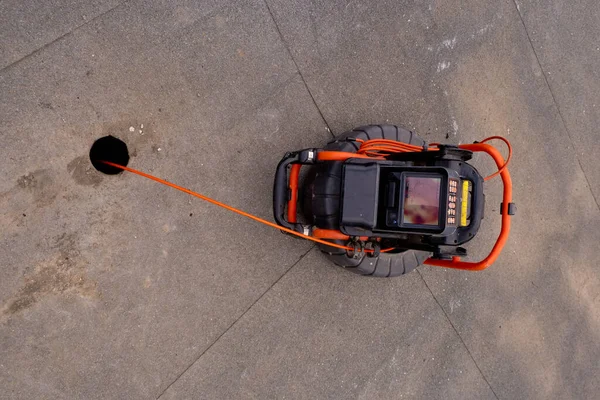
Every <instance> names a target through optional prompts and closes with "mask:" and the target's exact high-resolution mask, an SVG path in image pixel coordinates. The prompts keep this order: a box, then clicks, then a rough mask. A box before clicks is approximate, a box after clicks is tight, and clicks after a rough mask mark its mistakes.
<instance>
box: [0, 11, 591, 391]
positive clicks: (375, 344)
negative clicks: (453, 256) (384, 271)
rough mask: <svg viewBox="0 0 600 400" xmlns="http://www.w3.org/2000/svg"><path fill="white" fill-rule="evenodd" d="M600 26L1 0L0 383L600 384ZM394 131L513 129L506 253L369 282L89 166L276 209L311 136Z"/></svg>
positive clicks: (537, 17)
mask: <svg viewBox="0 0 600 400" xmlns="http://www.w3.org/2000/svg"><path fill="white" fill-rule="evenodd" d="M599 37H600V3H599V2H597V1H593V0H584V1H579V2H567V1H565V0H546V1H541V0H538V1H534V0H532V1H523V0H517V1H516V2H513V0H502V1H496V0H466V1H458V0H450V1H445V2H443V1H435V0H430V1H418V2H414V1H406V0H401V1H387V2H383V1H381V2H371V1H360V0H359V1H333V2H324V1H319V2H313V1H308V0H295V1H283V0H266V1H235V2H233V1H232V2H224V1H216V0H212V1H211V0H206V1H189V0H176V1H175V0H170V1H164V0H150V1H134V0H131V1H124V2H119V1H118V0H100V1H97V2H94V3H93V4H91V3H90V2H84V1H73V0H71V1H67V0H53V1H40V0H28V1H22V0H8V1H3V2H1V3H0V160H2V161H1V162H0V167H1V171H2V173H1V174H0V225H1V227H2V230H1V233H0V260H2V261H1V269H0V398H11V399H12V398H20V399H32V398H52V399H58V398H81V399H91V398H130V399H135V398H158V397H160V398H164V399H167V398H206V399H216V398H223V399H231V398H261V399H262V398H284V397H285V398H307V399H315V398H365V399H376V398H381V399H400V398H402V399H405V398H427V399H436V398H439V399H449V398H450V399H486V398H489V399H517V398H528V399H530V398H531V399H534V398H537V399H591V398H597V396H598V393H599V392H600V378H599V376H600V367H599V365H600V364H599V362H598V360H599V359H600V275H599V269H598V268H599V267H598V261H599V257H598V253H596V250H597V246H598V243H600V209H599V206H598V199H600V169H599V168H598V167H597V166H596V167H594V165H596V164H597V162H596V158H597V154H598V153H599V152H600V144H599V143H600V140H598V139H600V134H599V133H598V122H599V121H600V95H599V93H600V79H599V76H598V75H599V71H600V68H598V65H600V47H599V46H600V44H599V43H600V42H599V41H598V38H599ZM385 122H390V123H397V124H400V125H404V126H406V127H408V128H411V129H414V130H415V131H416V132H417V133H419V134H421V135H422V136H423V137H425V138H426V139H427V140H428V141H449V142H452V143H459V142H462V143H464V142H472V141H474V140H477V139H481V138H484V137H486V136H490V135H505V136H506V137H508V138H509V139H510V140H511V141H512V143H513V146H514V148H515V155H514V159H513V162H512V165H511V173H512V176H513V181H514V199H515V202H516V203H517V206H518V214H517V216H515V217H514V218H513V228H512V234H511V237H510V240H509V242H508V244H507V246H506V249H505V251H504V253H503V254H502V256H501V257H500V259H499V261H498V262H497V263H496V264H495V265H493V266H492V267H491V268H489V269H488V270H486V271H484V272H479V273H469V272H460V271H453V270H445V269H440V268H435V267H427V266H422V267H420V268H418V269H417V271H416V272H412V273H410V274H409V275H407V276H405V277H402V278H396V279H387V280H386V279H369V278H364V277H358V276H355V275H353V274H351V273H349V272H347V271H343V270H342V269H340V268H336V267H334V266H332V265H330V264H329V263H328V262H327V260H326V259H325V258H324V257H323V256H322V255H321V254H320V253H319V252H318V251H317V250H316V249H315V248H314V247H313V246H312V245H311V244H310V243H307V242H303V241H299V240H295V239H292V238H289V237H287V236H284V235H281V234H280V233H278V232H277V231H274V230H272V229H270V228H268V227H263V226H260V225H257V224H256V223H254V222H252V221H249V220H245V219H243V218H241V217H238V216H236V215H234V214H230V213H228V212H226V211H222V210H220V209H216V208H215V207H214V206H212V205H210V204H206V203H203V202H201V201H199V200H196V199H193V198H190V197H189V196H186V195H184V194H182V193H179V192H175V191H173V190H172V189H168V188H165V187H163V186H160V185H158V184H155V183H153V182H150V181H147V180H144V179H142V178H140V177H137V176H134V175H132V174H122V175H119V176H105V175H102V174H100V173H99V172H97V171H95V170H94V169H93V168H91V166H90V164H89V161H88V158H87V153H88V150H89V148H90V145H91V144H92V143H93V141H94V140H95V139H96V138H99V137H101V136H104V135H108V134H112V135H115V136H118V137H120V138H122V139H123V140H124V141H126V142H127V144H128V146H129V149H130V151H131V153H132V160H131V162H130V165H131V166H133V167H134V168H139V169H142V170H144V171H147V172H150V173H153V174H156V175H158V176H160V177H163V178H166V179H168V180H170V181H172V182H176V183H178V184H181V185H183V186H186V187H190V188H192V189H196V190H198V191H201V192H202V193H204V194H206V195H209V196H212V197H214V198H216V199H219V200H222V201H225V202H227V203H229V204H231V205H233V206H237V207H241V208H243V209H244V210H246V211H249V212H252V213H255V214H257V215H259V216H262V217H265V218H269V219H270V218H271V185H272V177H273V173H274V170H275V166H276V164H277V161H278V160H279V159H280V157H281V156H282V155H283V153H284V152H285V151H287V150H295V149H298V148H302V147H309V146H319V145H321V144H323V143H325V142H326V141H327V140H328V139H329V138H331V135H332V134H338V133H341V132H343V131H344V130H347V129H350V128H352V127H354V126H357V125H361V124H367V123H385ZM130 127H133V128H134V129H133V132H131V131H130ZM476 163H477V165H478V166H480V167H481V168H480V169H481V171H482V173H487V172H490V171H491V170H492V168H491V162H489V161H487V160H485V159H484V158H483V157H478V158H477V159H476ZM486 190H487V193H488V195H487V199H488V204H487V213H486V219H485V220H484V224H483V229H482V230H481V232H480V234H479V235H478V237H477V238H476V239H475V240H474V241H473V242H471V243H470V244H469V249H470V250H471V254H472V256H473V257H472V258H473V259H475V258H478V257H480V256H482V255H483V254H485V253H486V252H487V250H488V249H489V246H490V244H491V243H492V241H493V240H494V238H495V235H496V234H497V231H498V226H499V216H498V215H497V213H498V205H499V202H500V191H501V184H500V181H497V180H496V181H492V182H491V183H489V184H488V185H487V188H486Z"/></svg>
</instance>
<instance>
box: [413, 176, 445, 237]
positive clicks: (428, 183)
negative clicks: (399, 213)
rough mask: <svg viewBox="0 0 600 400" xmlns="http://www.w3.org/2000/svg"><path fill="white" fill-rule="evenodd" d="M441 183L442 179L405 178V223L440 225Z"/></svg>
mask: <svg viewBox="0 0 600 400" xmlns="http://www.w3.org/2000/svg"><path fill="white" fill-rule="evenodd" d="M441 183H442V178H429V177H422V176H407V177H406V178H405V180H404V186H405V187H404V189H405V190H404V212H403V215H404V218H403V223H405V224H413V225H435V226H437V225H439V222H438V221H439V214H440V187H441Z"/></svg>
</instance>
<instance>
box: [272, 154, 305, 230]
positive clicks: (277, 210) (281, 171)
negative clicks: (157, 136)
mask: <svg viewBox="0 0 600 400" xmlns="http://www.w3.org/2000/svg"><path fill="white" fill-rule="evenodd" d="M298 161H299V160H298V153H286V154H285V156H283V159H282V160H281V161H279V164H278V165H277V171H276V172H275V183H274V185H273V214H274V217H275V221H276V222H277V224H278V225H281V226H283V227H286V228H288V229H293V230H298V228H300V232H301V231H302V224H292V223H290V222H288V221H287V219H286V218H285V206H286V205H287V202H288V200H289V185H288V166H289V165H290V164H293V163H296V162H298Z"/></svg>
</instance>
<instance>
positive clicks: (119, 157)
mask: <svg viewBox="0 0 600 400" xmlns="http://www.w3.org/2000/svg"><path fill="white" fill-rule="evenodd" d="M90 161H91V162H92V165H93V166H94V168H96V169H97V170H98V171H100V172H102V173H105V174H108V175H116V174H118V173H120V172H123V170H122V169H120V168H117V167H113V166H110V165H106V164H104V163H103V162H102V161H110V162H112V163H115V164H119V165H123V166H127V164H128V163H129V151H128V150H127V145H126V144H125V142H123V141H122V140H120V139H117V138H116V137H114V136H104V137H101V138H100V139H98V140H96V141H95V142H94V144H93V145H92V148H91V149H90Z"/></svg>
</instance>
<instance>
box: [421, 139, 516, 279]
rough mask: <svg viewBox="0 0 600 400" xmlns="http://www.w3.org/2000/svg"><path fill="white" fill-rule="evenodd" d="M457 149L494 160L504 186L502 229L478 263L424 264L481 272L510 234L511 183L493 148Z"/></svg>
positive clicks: (431, 261)
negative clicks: (487, 155)
mask: <svg viewBox="0 0 600 400" xmlns="http://www.w3.org/2000/svg"><path fill="white" fill-rule="evenodd" d="M458 147H460V148H461V149H465V150H470V151H473V152H484V153H487V154H489V155H490V156H491V157H492V158H493V159H494V161H495V162H496V165H497V166H498V169H499V170H500V177H501V178H502V183H503V185H504V193H503V195H502V206H501V214H502V227H501V229H500V234H499V235H498V239H496V243H495V244H494V247H493V248H492V250H491V251H490V253H489V254H488V256H487V257H486V258H484V259H483V260H481V261H479V262H469V261H461V260H460V257H452V260H439V259H436V258H428V259H427V260H425V262H424V264H427V265H435V266H438V267H446V268H455V269H463V270H469V271H481V270H483V269H486V268H487V267H489V266H490V265H492V264H493V263H494V261H496V259H497V258H498V256H499V255H500V252H501V251H502V248H503V247H504V245H505V244H506V241H507V240H508V234H509V232H510V214H509V207H511V202H512V181H511V179H510V173H509V172H508V168H506V163H505V162H504V158H503V157H502V154H500V152H499V151H498V150H497V149H496V148H495V147H493V146H491V145H489V144H486V143H473V144H461V145H459V146H458Z"/></svg>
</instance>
